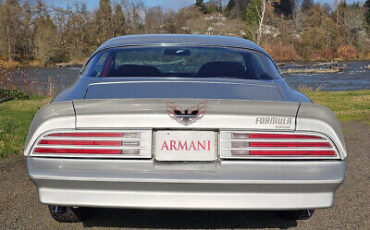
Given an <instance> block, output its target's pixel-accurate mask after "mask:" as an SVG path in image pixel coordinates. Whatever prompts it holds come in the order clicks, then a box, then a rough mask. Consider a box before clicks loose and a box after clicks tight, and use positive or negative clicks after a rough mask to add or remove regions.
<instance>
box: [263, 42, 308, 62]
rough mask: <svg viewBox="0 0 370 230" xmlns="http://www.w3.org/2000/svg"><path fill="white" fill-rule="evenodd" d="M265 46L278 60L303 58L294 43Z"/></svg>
mask: <svg viewBox="0 0 370 230" xmlns="http://www.w3.org/2000/svg"><path fill="white" fill-rule="evenodd" d="M263 47H264V49H265V50H266V51H267V52H268V53H269V54H270V55H271V56H272V57H273V58H274V60H276V61H294V60H299V59H301V57H300V56H299V54H298V53H297V51H296V50H295V49H294V46H293V45H283V44H281V43H277V44H272V45H263Z"/></svg>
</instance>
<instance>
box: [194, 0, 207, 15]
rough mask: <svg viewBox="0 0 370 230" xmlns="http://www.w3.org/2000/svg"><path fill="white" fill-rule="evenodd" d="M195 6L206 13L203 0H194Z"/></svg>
mask: <svg viewBox="0 0 370 230" xmlns="http://www.w3.org/2000/svg"><path fill="white" fill-rule="evenodd" d="M195 6H196V7H197V8H199V9H200V10H201V11H202V12H203V13H207V9H206V6H205V5H204V2H203V0H196V2H195Z"/></svg>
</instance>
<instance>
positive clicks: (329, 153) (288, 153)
mask: <svg viewBox="0 0 370 230" xmlns="http://www.w3.org/2000/svg"><path fill="white" fill-rule="evenodd" d="M249 155H255V156H261V155H262V156H263V155H265V156H276V155H280V156H335V152H334V151H332V150H329V151H327V150H321V151H309V150H300V151H292V150H285V151H278V150H270V151H267V150H258V151H249Z"/></svg>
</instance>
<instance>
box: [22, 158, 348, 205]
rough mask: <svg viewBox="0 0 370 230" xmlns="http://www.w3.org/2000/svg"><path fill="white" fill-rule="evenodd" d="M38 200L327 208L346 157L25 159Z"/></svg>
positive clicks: (341, 173) (87, 202)
mask: <svg viewBox="0 0 370 230" xmlns="http://www.w3.org/2000/svg"><path fill="white" fill-rule="evenodd" d="M27 165H28V172H29V175H30V178H31V180H32V181H33V182H34V183H35V184H36V186H37V189H38V193H39V198H40V201H41V202H42V203H45V204H55V205H66V206H87V207H116V208H158V209H219V210H290V209H314V208H325V207H330V206H331V205H332V204H333V199H334V192H335V190H336V189H337V188H338V186H339V185H340V184H341V183H342V182H343V180H344V176H345V161H223V162H218V163H166V164H164V163H161V164H159V163H155V162H153V161H152V160H117V159H115V160H102V159H96V160H95V159H56V158H36V157H28V159H27Z"/></svg>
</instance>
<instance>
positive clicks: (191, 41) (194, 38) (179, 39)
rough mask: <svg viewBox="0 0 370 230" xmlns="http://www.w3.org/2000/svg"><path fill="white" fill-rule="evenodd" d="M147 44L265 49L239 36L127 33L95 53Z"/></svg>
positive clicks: (107, 43)
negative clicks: (107, 49)
mask: <svg viewBox="0 0 370 230" xmlns="http://www.w3.org/2000/svg"><path fill="white" fill-rule="evenodd" d="M145 45H148V46H149V45H161V46H171V45H188V46H190V45H195V46H220V47H236V48H246V49H253V50H257V51H259V52H262V53H264V54H266V55H268V54H267V53H266V51H265V50H263V49H262V48H261V47H260V46H259V45H257V44H256V43H254V42H252V41H249V40H246V39H242V38H237V37H230V36H218V35H195V34H141V35H126V36H121V37H116V38H112V39H110V40H108V41H106V42H105V43H104V44H102V45H101V46H100V47H99V48H98V49H97V50H96V51H95V53H97V52H99V51H100V50H102V49H106V48H113V47H119V46H145Z"/></svg>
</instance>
